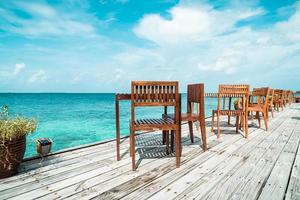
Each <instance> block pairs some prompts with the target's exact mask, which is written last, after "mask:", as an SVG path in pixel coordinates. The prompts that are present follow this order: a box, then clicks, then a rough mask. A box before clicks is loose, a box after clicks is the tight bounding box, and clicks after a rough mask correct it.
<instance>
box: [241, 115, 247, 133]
mask: <svg viewBox="0 0 300 200" xmlns="http://www.w3.org/2000/svg"><path fill="white" fill-rule="evenodd" d="M245 117H246V116H241V121H242V126H243V133H244V135H245V137H246V138H247V135H246V123H245V121H246V119H245Z"/></svg>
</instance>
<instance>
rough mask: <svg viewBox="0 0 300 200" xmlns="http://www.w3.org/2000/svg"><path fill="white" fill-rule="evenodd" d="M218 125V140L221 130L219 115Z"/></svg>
mask: <svg viewBox="0 0 300 200" xmlns="http://www.w3.org/2000/svg"><path fill="white" fill-rule="evenodd" d="M217 125H218V139H219V138H220V134H221V130H220V115H218V114H217Z"/></svg>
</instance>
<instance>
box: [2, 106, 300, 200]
mask: <svg viewBox="0 0 300 200" xmlns="http://www.w3.org/2000/svg"><path fill="white" fill-rule="evenodd" d="M207 121H208V122H207V132H208V133H210V131H209V130H210V123H209V120H207ZM249 123H251V121H249ZM222 127H223V130H222V131H221V139H220V140H219V141H218V140H217V139H216V136H215V135H211V134H208V146H209V150H208V151H206V152H203V151H202V149H201V148H200V147H199V145H200V144H201V141H200V140H199V138H198V139H197V140H196V142H195V143H194V144H191V143H190V140H189V138H188V137H187V130H188V128H187V126H186V125H185V126H183V154H182V163H181V167H180V168H177V169H176V168H175V158H174V155H168V156H167V155H166V154H165V148H164V146H162V145H161V135H160V134H159V133H155V132H154V133H148V134H143V135H140V136H138V140H137V144H138V145H147V146H148V147H147V148H140V149H139V150H137V156H138V158H139V159H138V169H137V171H136V172H133V171H131V164H130V163H131V160H130V157H129V153H128V149H129V142H128V139H124V140H123V141H122V143H121V155H122V160H121V161H119V162H117V161H116V152H115V143H114V142H109V143H105V144H101V145H97V146H93V147H88V148H84V149H79V150H74V151H71V152H66V153H61V154H58V155H54V156H50V157H47V158H45V159H44V160H42V161H41V160H32V161H27V162H24V163H23V164H22V166H21V169H20V173H19V174H18V175H16V176H14V177H11V178H7V179H3V180H0V199H8V198H11V199H22V200H27V199H34V198H41V199H56V198H66V199H91V198H95V199H120V198H124V199H148V198H149V199H159V200H162V199H220V200H225V199H266V200H269V199H272V200H274V199H300V167H299V166H300V150H298V149H299V140H300V104H294V105H292V107H291V108H286V109H285V110H284V111H283V112H280V113H275V118H274V119H270V124H269V127H270V130H269V131H268V132H266V131H265V130H264V129H263V128H262V129H260V128H257V127H256V125H255V124H252V126H250V129H249V133H250V134H249V139H245V138H244V137H243V136H242V135H241V134H236V133H235V129H234V127H232V126H229V125H227V124H226V123H225V122H224V123H223V126H222ZM262 127H264V126H263V124H262ZM195 135H197V136H198V137H199V136H200V134H199V133H198V132H196V133H195Z"/></svg>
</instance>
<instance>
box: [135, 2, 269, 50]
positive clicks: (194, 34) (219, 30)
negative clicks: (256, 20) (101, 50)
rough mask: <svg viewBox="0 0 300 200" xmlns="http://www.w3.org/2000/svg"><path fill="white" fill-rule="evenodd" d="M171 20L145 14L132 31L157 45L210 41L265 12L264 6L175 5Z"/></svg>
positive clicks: (171, 11)
mask: <svg viewBox="0 0 300 200" xmlns="http://www.w3.org/2000/svg"><path fill="white" fill-rule="evenodd" d="M169 13H170V15H171V17H170V18H171V19H165V18H163V17H162V16H160V15H158V14H149V15H146V16H144V17H143V18H142V19H141V20H140V22H139V24H138V25H137V26H136V27H134V29H133V31H134V32H135V33H136V35H137V36H139V37H142V38H145V39H148V40H150V41H153V42H155V43H156V44H158V45H160V46H163V45H170V44H180V43H186V42H195V41H204V40H209V39H211V38H212V37H213V36H217V35H220V34H224V33H226V32H228V31H230V30H231V29H233V28H234V25H235V23H236V22H238V21H240V20H244V19H247V18H250V17H253V16H257V15H261V14H263V13H264V10H263V9H262V8H256V9H249V8H248V9H243V10H231V9H227V10H223V11H218V10H215V9H213V8H212V7H209V6H206V5H205V6H197V7H196V6H180V5H179V6H175V7H173V8H172V9H171V10H170V11H169Z"/></svg>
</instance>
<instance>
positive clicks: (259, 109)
mask: <svg viewBox="0 0 300 200" xmlns="http://www.w3.org/2000/svg"><path fill="white" fill-rule="evenodd" d="M269 95H270V89H269V88H268V87H264V88H254V89H253V92H252V97H251V101H250V102H249V104H248V111H249V112H251V115H252V112H255V113H256V118H257V120H258V124H259V128H260V125H261V124H260V116H259V114H260V113H262V115H263V118H264V123H265V127H266V130H268V108H269ZM254 97H255V99H254ZM252 119H253V115H252Z"/></svg>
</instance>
